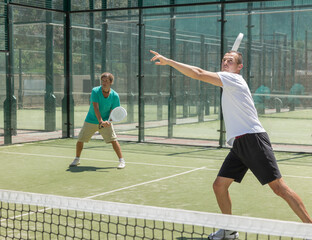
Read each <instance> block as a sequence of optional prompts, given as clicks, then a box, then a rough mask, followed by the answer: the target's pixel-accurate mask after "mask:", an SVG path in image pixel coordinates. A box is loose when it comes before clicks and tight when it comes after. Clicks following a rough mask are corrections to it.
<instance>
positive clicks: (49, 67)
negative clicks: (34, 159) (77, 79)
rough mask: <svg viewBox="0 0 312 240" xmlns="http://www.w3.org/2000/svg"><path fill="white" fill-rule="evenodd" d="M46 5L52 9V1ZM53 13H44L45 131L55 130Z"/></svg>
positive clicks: (48, 1)
mask: <svg viewBox="0 0 312 240" xmlns="http://www.w3.org/2000/svg"><path fill="white" fill-rule="evenodd" d="M46 5H47V6H48V7H49V8H52V0H46ZM52 22H53V12H51V11H46V24H47V25H46V59H45V60H46V64H45V66H46V92H45V96H44V113H45V114H44V120H45V131H55V130H56V97H55V95H54V75H53V25H51V24H50V23H52Z"/></svg>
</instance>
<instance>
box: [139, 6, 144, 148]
mask: <svg viewBox="0 0 312 240" xmlns="http://www.w3.org/2000/svg"><path fill="white" fill-rule="evenodd" d="M138 5H139V7H142V6H143V0H139V2H138ZM138 27H139V31H138V33H139V36H138V37H139V45H138V88H139V113H138V114H139V116H138V118H139V126H138V128H139V139H138V141H139V142H144V114H145V112H144V69H143V68H144V35H145V34H144V23H143V9H142V8H140V9H139V23H138Z"/></svg>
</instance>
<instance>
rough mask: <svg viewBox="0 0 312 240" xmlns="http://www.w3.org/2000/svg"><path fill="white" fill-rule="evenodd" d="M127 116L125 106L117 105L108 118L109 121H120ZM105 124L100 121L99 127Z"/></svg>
mask: <svg viewBox="0 0 312 240" xmlns="http://www.w3.org/2000/svg"><path fill="white" fill-rule="evenodd" d="M126 116H127V111H126V109H124V108H123V107H116V108H114V109H113V110H112V111H111V113H110V115H109V118H108V122H110V123H112V122H120V121H122V120H124V118H125V117H126ZM102 127H103V125H102V124H101V123H100V124H99V128H102Z"/></svg>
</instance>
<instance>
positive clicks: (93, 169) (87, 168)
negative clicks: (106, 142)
mask: <svg viewBox="0 0 312 240" xmlns="http://www.w3.org/2000/svg"><path fill="white" fill-rule="evenodd" d="M107 169H116V167H103V168H102V167H93V166H77V167H69V168H68V169H67V170H66V171H67V172H73V173H76V172H97V171H98V172H108V171H103V170H107Z"/></svg>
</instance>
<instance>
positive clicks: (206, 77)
mask: <svg viewBox="0 0 312 240" xmlns="http://www.w3.org/2000/svg"><path fill="white" fill-rule="evenodd" d="M150 52H151V53H152V54H154V57H153V58H152V59H151V61H153V62H155V64H156V65H163V66H164V65H168V66H171V67H173V68H175V69H176V70H178V71H179V72H181V73H182V74H184V75H185V76H187V77H190V78H193V79H197V80H200V81H203V82H207V83H210V84H212V85H215V86H219V87H221V86H222V81H221V79H220V77H219V75H218V74H217V73H215V72H209V71H206V70H203V69H201V68H199V67H195V66H191V65H187V64H184V63H180V62H177V61H174V60H172V59H169V58H166V57H164V56H162V55H160V54H159V53H157V52H155V51H153V50H150Z"/></svg>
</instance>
